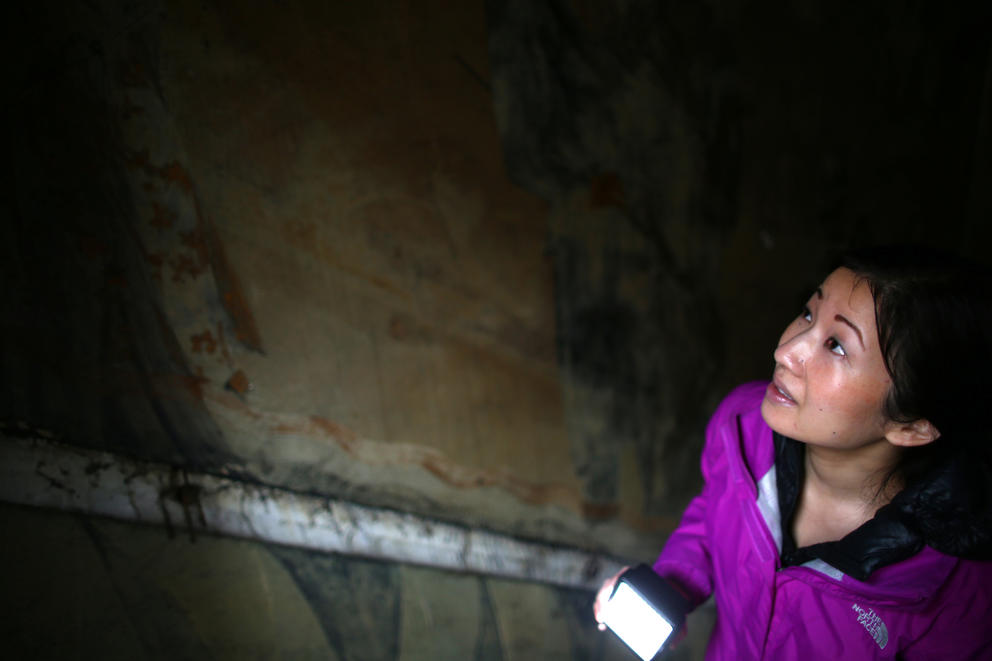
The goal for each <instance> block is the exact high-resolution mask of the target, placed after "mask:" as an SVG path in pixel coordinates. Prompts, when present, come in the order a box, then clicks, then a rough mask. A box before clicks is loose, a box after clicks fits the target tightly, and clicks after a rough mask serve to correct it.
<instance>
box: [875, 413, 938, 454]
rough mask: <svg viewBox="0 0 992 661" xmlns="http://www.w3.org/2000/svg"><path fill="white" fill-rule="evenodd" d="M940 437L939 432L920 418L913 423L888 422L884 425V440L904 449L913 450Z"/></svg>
mask: <svg viewBox="0 0 992 661" xmlns="http://www.w3.org/2000/svg"><path fill="white" fill-rule="evenodd" d="M939 437H940V432H939V431H938V430H937V428H936V427H934V426H933V425H932V424H930V421H929V420H925V419H923V418H920V419H919V420H914V421H913V422H896V421H894V420H889V422H887V423H886V424H885V438H886V439H887V440H888V441H889V443H891V444H892V445H898V446H900V447H904V448H915V447H919V446H921V445H926V444H927V443H933V442H934V441H936V440H937V439H938V438H939Z"/></svg>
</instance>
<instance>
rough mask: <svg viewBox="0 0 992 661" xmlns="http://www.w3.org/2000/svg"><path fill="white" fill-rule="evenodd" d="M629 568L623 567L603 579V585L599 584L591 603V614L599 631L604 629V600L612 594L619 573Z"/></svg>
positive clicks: (606, 600) (607, 599)
mask: <svg viewBox="0 0 992 661" xmlns="http://www.w3.org/2000/svg"><path fill="white" fill-rule="evenodd" d="M628 569H630V567H624V568H623V569H621V570H620V571H618V572H617V573H616V574H614V575H613V576H611V577H610V578H608V579H606V580H605V581H603V585H601V586H600V588H599V592H597V593H596V601H594V602H593V604H592V616H593V617H594V618H596V625H597V626H598V627H599V630H600V631H606V625H605V624H604V623H603V617H602V613H603V608H604V607H605V606H606V602H608V601H609V600H610V596H611V595H612V594H613V586H615V585H616V584H617V579H618V578H620V574H622V573H624V572H625V571H627V570H628Z"/></svg>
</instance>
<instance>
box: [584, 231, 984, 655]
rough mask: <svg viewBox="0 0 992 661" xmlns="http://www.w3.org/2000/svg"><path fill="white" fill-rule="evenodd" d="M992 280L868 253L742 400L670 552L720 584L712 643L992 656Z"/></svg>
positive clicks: (714, 651) (713, 445)
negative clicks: (766, 378)
mask: <svg viewBox="0 0 992 661" xmlns="http://www.w3.org/2000/svg"><path fill="white" fill-rule="evenodd" d="M990 285H992V283H990V280H989V277H988V275H987V274H986V273H984V272H981V271H979V270H977V269H974V268H970V267H962V266H957V265H955V263H954V262H952V261H950V260H947V259H944V258H939V257H936V256H933V255H930V254H927V253H924V252H921V251H910V250H886V251H871V252H862V253H860V254H853V255H851V256H849V257H848V258H847V259H845V260H843V261H842V262H841V265H840V266H839V267H838V268H837V269H836V270H834V271H833V272H832V273H831V274H830V275H829V277H827V279H826V280H825V281H824V282H823V283H822V284H821V285H820V287H818V288H817V290H816V292H814V293H813V295H812V296H811V297H810V299H809V302H808V303H807V305H806V307H804V308H803V310H802V312H801V314H800V315H799V316H798V317H797V318H796V319H795V320H794V321H793V322H792V323H791V324H789V326H788V327H787V328H786V329H785V332H784V333H783V335H782V338H781V340H780V342H779V345H778V348H776V350H775V352H774V358H775V370H774V373H773V378H772V381H771V383H760V384H747V385H744V386H741V387H739V388H737V389H736V390H735V391H733V392H732V393H731V394H730V395H729V396H728V397H727V398H726V399H725V400H724V401H723V403H722V404H721V405H720V407H719V408H718V409H717V411H716V413H715V414H714V416H713V418H712V419H711V421H710V424H709V426H708V428H707V434H706V444H705V447H704V450H703V456H702V470H703V477H704V481H705V484H704V487H703V491H702V493H701V494H700V495H699V496H697V497H696V498H695V499H694V500H693V501H692V502H691V503H690V504H689V506H688V508H687V509H686V512H685V514H684V516H683V519H682V521H681V523H680V525H679V527H678V528H677V529H676V530H675V532H674V533H673V534H672V535H671V537H670V538H669V540H668V542H667V543H666V545H665V547H664V549H663V550H662V552H661V555H660V556H659V557H658V559H657V561H656V562H655V564H654V569H655V571H656V572H657V573H658V574H660V575H661V576H662V577H664V578H666V579H667V580H668V581H669V582H671V583H672V584H673V585H675V586H676V587H677V588H678V589H679V590H680V591H681V592H682V593H683V594H684V595H685V596H686V597H688V598H689V600H690V601H691V602H692V603H693V604H694V605H698V604H700V603H702V602H703V601H704V600H705V599H707V598H708V597H709V596H710V595H711V594H712V595H713V596H714V599H715V602H716V609H717V619H716V624H715V627H714V630H713V634H712V637H711V639H710V644H709V647H708V649H707V658H708V659H759V658H762V659H797V658H804V659H818V658H845V659H876V658H877V659H895V658H899V659H966V658H975V659H979V658H992V562H990V560H992V522H990V513H992V492H990V487H989V480H990V473H989V463H990V462H989V454H990V450H989V448H990V445H992V438H990V429H989V427H990V425H989V420H990V417H989V414H988V412H989V411H990V410H992V398H990V397H989V394H990V393H992V389H990V388H989V387H988V386H987V384H986V382H987V381H988V379H989V378H992V360H990V347H992V342H990V335H992V304H990V298H989V296H990V291H992V287H990ZM614 580H615V579H611V580H610V581H607V582H606V583H605V584H604V586H603V588H602V589H601V590H600V593H599V595H597V599H596V604H595V607H594V611H595V615H596V619H597V621H599V620H600V610H601V606H602V605H603V603H605V600H606V599H608V597H609V594H610V592H611V590H612V586H613V581H614Z"/></svg>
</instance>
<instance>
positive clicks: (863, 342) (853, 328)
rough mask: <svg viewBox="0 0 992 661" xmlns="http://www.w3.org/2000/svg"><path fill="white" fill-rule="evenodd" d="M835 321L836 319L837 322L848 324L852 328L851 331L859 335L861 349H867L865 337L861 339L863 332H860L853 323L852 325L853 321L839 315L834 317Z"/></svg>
mask: <svg viewBox="0 0 992 661" xmlns="http://www.w3.org/2000/svg"><path fill="white" fill-rule="evenodd" d="M834 319H836V320H837V321H840V322H843V323H845V324H847V325H848V326H850V327H851V330H853V331H854V332H855V333H856V334H857V335H858V342H860V343H861V348H862V349H864V348H865V340H864V338H863V337H861V331H860V330H858V327H857V326H855V325H854V324H853V323H851V320H850V319H848V318H847V317H844V316H841V315H839V314H836V315H834Z"/></svg>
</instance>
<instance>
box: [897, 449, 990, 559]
mask: <svg viewBox="0 0 992 661" xmlns="http://www.w3.org/2000/svg"><path fill="white" fill-rule="evenodd" d="M990 480H992V473H990V472H989V469H988V466H987V464H986V463H985V462H983V461H977V460H975V459H974V458H970V457H967V458H966V457H965V456H964V454H963V453H957V454H955V455H953V456H952V457H950V458H949V459H948V460H947V461H945V462H944V463H943V464H942V465H939V466H938V467H936V468H935V469H934V470H932V471H931V472H930V473H929V474H928V475H927V476H926V477H925V478H924V479H922V480H920V481H919V482H917V483H916V484H914V485H912V486H911V487H909V488H907V489H904V490H903V491H902V492H901V493H900V494H899V495H897V496H896V498H894V499H893V501H892V502H891V503H890V504H889V505H888V506H887V507H889V508H892V509H893V510H896V512H892V513H891V514H892V515H893V516H894V517H895V518H898V519H899V520H900V521H903V522H904V523H905V525H906V526H907V527H909V528H911V529H913V530H914V531H915V532H916V533H917V534H919V536H920V537H921V539H922V541H923V542H924V543H925V544H926V545H927V546H930V547H932V548H934V549H936V550H938V551H940V552H942V553H946V554H948V555H953V556H955V557H959V558H968V559H969V560H992V482H990Z"/></svg>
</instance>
